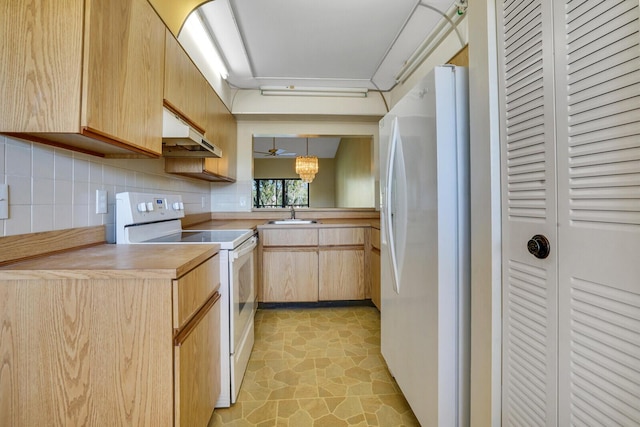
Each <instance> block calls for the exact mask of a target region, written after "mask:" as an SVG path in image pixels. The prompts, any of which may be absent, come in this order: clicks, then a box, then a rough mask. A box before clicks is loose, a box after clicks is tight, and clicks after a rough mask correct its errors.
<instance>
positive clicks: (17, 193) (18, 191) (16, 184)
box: [5, 175, 31, 206]
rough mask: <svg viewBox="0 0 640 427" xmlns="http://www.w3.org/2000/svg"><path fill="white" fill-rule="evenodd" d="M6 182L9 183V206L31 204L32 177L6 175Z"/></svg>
mask: <svg viewBox="0 0 640 427" xmlns="http://www.w3.org/2000/svg"><path fill="white" fill-rule="evenodd" d="M5 182H6V183H7V184H9V206H11V205H21V206H29V205H31V177H30V176H21V175H6V177H5Z"/></svg>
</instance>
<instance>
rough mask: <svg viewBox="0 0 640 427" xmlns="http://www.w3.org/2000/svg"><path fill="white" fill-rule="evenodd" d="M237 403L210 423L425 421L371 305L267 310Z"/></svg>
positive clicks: (259, 426)
mask: <svg viewBox="0 0 640 427" xmlns="http://www.w3.org/2000/svg"><path fill="white" fill-rule="evenodd" d="M255 326H256V342H255V345H254V349H253V352H252V354H251V359H250V361H249V367H248V369H247V373H246V374H245V378H244V381H243V383H242V387H241V391H240V395H239V397H238V402H237V403H236V404H235V405H234V406H232V407H231V408H219V409H216V410H215V412H214V414H213V417H212V418H211V422H210V423H209V427H218V426H232V427H233V426H242V427H244V426H247V427H306V426H309V427H324V426H326V427H341V426H345V427H352V426H358V427H368V426H380V427H388V426H394V427H395V426H419V423H418V422H417V420H416V419H415V417H414V415H413V413H412V411H411V409H410V408H409V405H408V404H407V402H406V400H405V399H404V396H402V394H401V393H400V390H399V388H398V386H397V384H396V383H395V381H394V380H393V378H392V377H391V375H390V374H389V371H388V370H387V368H386V364H385V362H384V359H383V358H382V356H381V355H380V313H379V312H378V310H377V309H375V308H373V307H349V308H339V307H336V308H322V309H315V308H312V309H268V310H259V311H258V313H257V314H256V325H255Z"/></svg>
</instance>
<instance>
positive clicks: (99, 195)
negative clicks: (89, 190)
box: [96, 190, 107, 214]
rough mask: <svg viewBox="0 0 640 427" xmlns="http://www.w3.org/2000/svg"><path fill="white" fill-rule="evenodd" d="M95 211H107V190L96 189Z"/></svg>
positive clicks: (102, 212) (101, 212) (104, 212)
mask: <svg viewBox="0 0 640 427" xmlns="http://www.w3.org/2000/svg"><path fill="white" fill-rule="evenodd" d="M96 213H97V214H106V213H107V190H96Z"/></svg>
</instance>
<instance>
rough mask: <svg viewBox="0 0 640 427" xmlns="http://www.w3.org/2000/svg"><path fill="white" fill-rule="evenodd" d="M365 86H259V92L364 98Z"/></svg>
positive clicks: (280, 94)
mask: <svg viewBox="0 0 640 427" xmlns="http://www.w3.org/2000/svg"><path fill="white" fill-rule="evenodd" d="M368 91H369V89H367V88H349V87H301V86H261V87H260V94H261V95H265V96H327V97H331V96H333V97H348V98H366V97H367V92H368Z"/></svg>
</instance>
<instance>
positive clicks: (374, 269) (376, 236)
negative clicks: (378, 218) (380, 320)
mask: <svg viewBox="0 0 640 427" xmlns="http://www.w3.org/2000/svg"><path fill="white" fill-rule="evenodd" d="M370 259H371V302H373V304H375V306H376V307H378V310H380V308H381V305H382V303H381V297H380V273H381V272H380V230H379V229H377V228H371V258H370Z"/></svg>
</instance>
